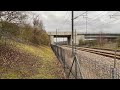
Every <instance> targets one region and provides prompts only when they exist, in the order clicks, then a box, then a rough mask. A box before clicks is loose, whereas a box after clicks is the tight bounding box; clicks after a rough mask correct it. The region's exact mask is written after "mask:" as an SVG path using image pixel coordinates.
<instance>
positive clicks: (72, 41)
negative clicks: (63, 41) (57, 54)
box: [71, 11, 74, 56]
mask: <svg viewBox="0 0 120 90" xmlns="http://www.w3.org/2000/svg"><path fill="white" fill-rule="evenodd" d="M71 18H72V19H71V20H72V56H74V39H73V38H74V36H73V35H74V21H73V18H74V11H72V16H71Z"/></svg>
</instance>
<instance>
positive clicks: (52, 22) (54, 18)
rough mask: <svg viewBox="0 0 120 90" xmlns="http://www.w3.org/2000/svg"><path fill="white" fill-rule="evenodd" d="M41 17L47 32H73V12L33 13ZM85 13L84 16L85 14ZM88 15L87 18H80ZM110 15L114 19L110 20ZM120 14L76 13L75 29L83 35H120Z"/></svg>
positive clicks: (111, 12) (103, 12) (106, 12)
mask: <svg viewBox="0 0 120 90" xmlns="http://www.w3.org/2000/svg"><path fill="white" fill-rule="evenodd" d="M33 13H35V14H37V15H39V16H40V19H41V20H42V21H43V23H44V26H45V29H46V31H47V32H51V31H55V30H56V29H58V31H71V11H33ZM83 13H84V14H83ZM81 14H83V15H84V16H85V15H87V29H86V18H83V16H79V15H81ZM110 15H114V16H112V18H110ZM119 15H120V12H119V11H88V12H87V13H86V11H74V17H76V16H79V17H78V18H77V19H75V20H74V28H75V29H76V30H77V32H82V33H85V32H87V33H90V32H91V33H95V32H100V31H102V32H105V33H120V16H119Z"/></svg>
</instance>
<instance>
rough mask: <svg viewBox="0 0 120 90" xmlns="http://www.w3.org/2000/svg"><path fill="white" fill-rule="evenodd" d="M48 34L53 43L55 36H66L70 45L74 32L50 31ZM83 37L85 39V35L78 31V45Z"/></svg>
mask: <svg viewBox="0 0 120 90" xmlns="http://www.w3.org/2000/svg"><path fill="white" fill-rule="evenodd" d="M48 35H49V36H50V40H51V44H54V38H56V37H57V38H59V37H66V38H67V42H68V45H72V33H71V32H57V34H56V32H48ZM73 39H74V43H75V33H74V37H73ZM80 39H82V40H84V35H78V33H76V45H78V44H79V40H80Z"/></svg>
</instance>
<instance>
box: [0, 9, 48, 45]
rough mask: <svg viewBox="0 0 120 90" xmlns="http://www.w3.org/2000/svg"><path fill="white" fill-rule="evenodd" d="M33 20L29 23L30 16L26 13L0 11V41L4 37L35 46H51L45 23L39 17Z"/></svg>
mask: <svg viewBox="0 0 120 90" xmlns="http://www.w3.org/2000/svg"><path fill="white" fill-rule="evenodd" d="M31 19H32V22H31V23H29V21H28V20H30V19H29V15H28V12H25V11H0V39H1V38H3V37H4V38H9V39H14V40H16V41H20V42H23V43H29V44H34V45H49V44H50V39H49V36H48V35H47V33H46V31H45V27H44V25H43V21H42V20H41V19H40V18H39V16H37V15H33V17H32V18H31Z"/></svg>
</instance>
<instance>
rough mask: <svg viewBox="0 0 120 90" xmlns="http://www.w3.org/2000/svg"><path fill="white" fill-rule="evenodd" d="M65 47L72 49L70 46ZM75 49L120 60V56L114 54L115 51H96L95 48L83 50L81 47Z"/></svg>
mask: <svg viewBox="0 0 120 90" xmlns="http://www.w3.org/2000/svg"><path fill="white" fill-rule="evenodd" d="M65 47H69V48H72V47H71V46H65ZM76 49H77V50H81V51H86V52H90V53H94V54H98V55H102V56H106V57H110V58H114V59H119V60H120V54H118V53H117V52H118V51H117V52H115V50H107V49H97V48H96V49H93V48H83V47H76Z"/></svg>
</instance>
